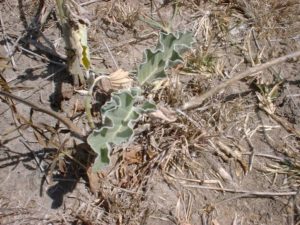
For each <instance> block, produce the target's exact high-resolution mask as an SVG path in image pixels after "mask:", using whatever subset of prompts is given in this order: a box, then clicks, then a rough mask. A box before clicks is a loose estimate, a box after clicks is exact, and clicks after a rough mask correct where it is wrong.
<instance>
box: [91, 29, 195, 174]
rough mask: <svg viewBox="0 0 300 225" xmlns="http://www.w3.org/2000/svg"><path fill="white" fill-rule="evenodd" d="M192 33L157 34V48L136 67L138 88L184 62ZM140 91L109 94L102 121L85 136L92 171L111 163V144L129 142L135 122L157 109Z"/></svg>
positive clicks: (163, 76) (134, 89)
mask: <svg viewBox="0 0 300 225" xmlns="http://www.w3.org/2000/svg"><path fill="white" fill-rule="evenodd" d="M192 42H193V36H192V34H191V33H188V32H186V33H177V34H173V33H160V38H159V41H158V44H157V47H156V48H155V49H154V50H151V49H146V50H145V53H144V58H145V60H144V62H143V63H142V64H141V65H140V66H139V68H138V72H137V80H138V82H139V84H140V86H141V87H143V86H145V85H147V84H151V82H153V81H155V80H157V79H162V78H165V77H166V76H167V74H166V69H167V68H168V67H171V66H173V65H175V64H177V63H180V62H182V61H183V59H182V53H183V52H184V51H186V50H187V49H188V48H190V47H191V45H192ZM141 99H143V98H142V90H141V89H140V88H131V89H129V90H121V91H118V92H115V93H112V97H111V100H110V101H109V102H107V103H106V104H105V105H104V106H103V107H102V108H101V114H102V121H103V124H102V126H101V128H100V129H95V130H94V131H93V132H92V133H91V134H90V135H89V136H88V139H87V142H88V144H89V145H90V146H91V148H92V149H93V150H94V151H95V152H96V153H97V155H98V157H97V158H96V159H95V163H94V165H93V170H94V171H97V170H100V169H102V168H103V167H105V166H107V165H108V164H109V163H110V158H109V156H110V150H111V147H112V145H119V144H121V143H124V142H127V141H129V140H130V139H131V138H132V137H133V136H134V124H135V123H136V122H137V121H138V119H139V118H140V117H141V115H142V114H143V113H147V112H150V111H153V110H155V109H156V106H155V105H154V104H152V103H150V102H149V101H146V100H145V101H144V102H143V103H140V102H141V101H140V100H141Z"/></svg>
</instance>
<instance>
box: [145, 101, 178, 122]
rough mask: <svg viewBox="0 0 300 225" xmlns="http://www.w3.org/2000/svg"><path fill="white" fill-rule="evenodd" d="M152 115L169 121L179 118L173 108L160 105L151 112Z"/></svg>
mask: <svg viewBox="0 0 300 225" xmlns="http://www.w3.org/2000/svg"><path fill="white" fill-rule="evenodd" d="M150 116H151V117H154V118H158V119H162V120H165V121H167V122H170V123H171V122H174V121H176V119H177V116H176V112H174V111H173V110H171V109H168V108H166V107H165V106H162V105H158V106H157V110H155V111H154V112H152V113H150Z"/></svg>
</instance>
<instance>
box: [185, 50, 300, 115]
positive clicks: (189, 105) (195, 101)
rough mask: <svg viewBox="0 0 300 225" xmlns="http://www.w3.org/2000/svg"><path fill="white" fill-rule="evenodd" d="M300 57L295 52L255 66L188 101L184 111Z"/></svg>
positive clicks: (298, 52)
mask: <svg viewBox="0 0 300 225" xmlns="http://www.w3.org/2000/svg"><path fill="white" fill-rule="evenodd" d="M299 56H300V51H297V52H293V53H291V54H288V55H285V56H282V57H279V58H276V59H273V60H271V61H269V62H266V63H264V64H261V65H258V66H254V67H252V68H250V69H248V70H246V71H244V72H242V73H239V74H237V75H235V76H233V77H232V78H231V79H229V80H227V81H224V82H223V83H221V84H219V85H218V86H216V87H214V88H212V89H210V90H209V91H207V92H205V93H204V94H202V95H200V96H198V97H194V98H192V99H191V100H190V101H188V102H187V103H185V104H184V105H183V107H182V109H183V110H189V109H194V108H197V107H198V106H200V105H201V104H202V103H203V101H204V100H206V99H207V98H209V97H211V96H213V95H214V94H216V93H217V92H219V91H221V90H222V89H224V88H226V87H227V86H229V85H230V84H232V83H234V82H236V81H239V80H242V79H244V78H246V77H248V76H250V75H252V74H254V73H257V72H260V71H262V70H265V69H268V68H270V67H271V66H274V65H276V64H279V63H282V62H285V61H287V60H289V59H292V58H295V57H299Z"/></svg>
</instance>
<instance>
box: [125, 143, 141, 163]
mask: <svg viewBox="0 0 300 225" xmlns="http://www.w3.org/2000/svg"><path fill="white" fill-rule="evenodd" d="M141 150H142V147H141V146H134V147H133V148H131V149H130V150H129V151H124V152H123V159H124V160H125V161H126V162H127V163H128V164H136V163H141V162H142V161H143V158H142V154H141Z"/></svg>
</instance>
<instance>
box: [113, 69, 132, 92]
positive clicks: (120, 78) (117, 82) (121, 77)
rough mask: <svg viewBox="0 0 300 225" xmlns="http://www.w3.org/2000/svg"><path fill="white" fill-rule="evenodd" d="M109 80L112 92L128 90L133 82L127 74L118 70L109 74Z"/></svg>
mask: <svg viewBox="0 0 300 225" xmlns="http://www.w3.org/2000/svg"><path fill="white" fill-rule="evenodd" d="M109 80H110V84H111V89H113V90H118V89H123V88H130V87H131V86H132V82H133V80H132V79H131V78H130V77H129V72H127V71H124V70H122V69H118V70H117V71H115V72H113V73H111V74H110V75H109Z"/></svg>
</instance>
